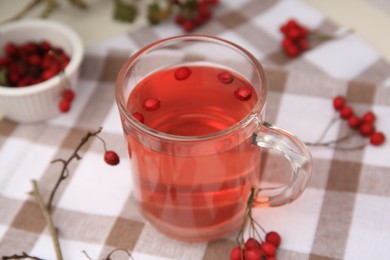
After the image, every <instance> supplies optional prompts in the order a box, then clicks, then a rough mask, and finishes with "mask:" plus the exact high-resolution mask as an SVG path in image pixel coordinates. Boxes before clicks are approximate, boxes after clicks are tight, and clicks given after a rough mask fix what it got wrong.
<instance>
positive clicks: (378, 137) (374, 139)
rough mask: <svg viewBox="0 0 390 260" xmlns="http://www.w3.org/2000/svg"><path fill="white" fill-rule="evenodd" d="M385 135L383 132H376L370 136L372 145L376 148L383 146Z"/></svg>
mask: <svg viewBox="0 0 390 260" xmlns="http://www.w3.org/2000/svg"><path fill="white" fill-rule="evenodd" d="M385 139H386V137H385V135H384V134H383V133H382V132H375V133H373V134H371V136H370V143H371V144H372V145H375V146H379V145H382V144H383V143H384V142H385Z"/></svg>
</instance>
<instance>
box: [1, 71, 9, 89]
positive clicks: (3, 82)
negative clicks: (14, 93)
mask: <svg viewBox="0 0 390 260" xmlns="http://www.w3.org/2000/svg"><path fill="white" fill-rule="evenodd" d="M0 85H1V86H8V80H7V68H6V67H0Z"/></svg>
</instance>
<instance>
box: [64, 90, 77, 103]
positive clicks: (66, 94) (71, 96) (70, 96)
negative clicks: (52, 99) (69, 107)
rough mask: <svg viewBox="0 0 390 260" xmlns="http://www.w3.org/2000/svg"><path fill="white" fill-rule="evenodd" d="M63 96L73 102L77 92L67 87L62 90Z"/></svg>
mask: <svg viewBox="0 0 390 260" xmlns="http://www.w3.org/2000/svg"><path fill="white" fill-rule="evenodd" d="M62 97H63V98H64V99H66V100H68V101H69V102H72V101H73V99H74V97H75V93H74V91H73V90H71V89H65V90H64V92H62Z"/></svg>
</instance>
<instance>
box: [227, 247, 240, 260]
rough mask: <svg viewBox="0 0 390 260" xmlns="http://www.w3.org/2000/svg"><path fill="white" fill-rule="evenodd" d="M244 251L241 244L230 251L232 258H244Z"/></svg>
mask: <svg viewBox="0 0 390 260" xmlns="http://www.w3.org/2000/svg"><path fill="white" fill-rule="evenodd" d="M242 255H243V252H242V250H241V248H240V247H239V246H236V247H235V248H233V249H232V251H231V253H230V260H243V259H242V257H241V256H242Z"/></svg>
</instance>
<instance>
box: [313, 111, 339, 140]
mask: <svg viewBox="0 0 390 260" xmlns="http://www.w3.org/2000/svg"><path fill="white" fill-rule="evenodd" d="M337 119H338V116H337V114H336V115H334V117H333V118H332V120H331V121H330V122H329V123H328V125H327V126H326V128H325V130H324V131H323V132H322V135H321V136H320V138H318V140H317V141H316V142H315V144H318V143H320V142H321V141H322V140H323V139H324V138H325V136H326V134H327V133H328V132H329V130H330V129H331V128H332V126H333V125H334V123H336V121H337Z"/></svg>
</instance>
